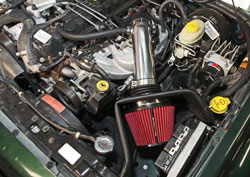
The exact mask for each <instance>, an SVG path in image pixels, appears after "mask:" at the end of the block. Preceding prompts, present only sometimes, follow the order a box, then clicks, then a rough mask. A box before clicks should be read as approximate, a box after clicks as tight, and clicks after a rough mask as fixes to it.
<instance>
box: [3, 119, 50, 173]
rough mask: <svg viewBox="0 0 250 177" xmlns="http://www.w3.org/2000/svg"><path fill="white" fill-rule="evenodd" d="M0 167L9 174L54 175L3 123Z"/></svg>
mask: <svg viewBox="0 0 250 177" xmlns="http://www.w3.org/2000/svg"><path fill="white" fill-rule="evenodd" d="M0 169H1V171H3V172H4V174H6V175H8V176H19V177H30V176H36V177H40V176H41V177H54V175H53V174H52V173H51V172H50V171H49V170H48V169H47V168H46V167H45V166H44V165H43V164H41V162H40V161H39V160H38V159H37V158H36V157H35V156H34V155H33V154H31V153H30V152H29V151H28V150H27V149H26V148H25V147H24V146H23V145H22V144H21V143H20V142H19V141H18V140H17V139H16V138H15V136H14V135H12V134H11V133H10V132H9V131H8V130H7V129H6V128H5V127H4V126H3V125H2V124H1V123H0Z"/></svg>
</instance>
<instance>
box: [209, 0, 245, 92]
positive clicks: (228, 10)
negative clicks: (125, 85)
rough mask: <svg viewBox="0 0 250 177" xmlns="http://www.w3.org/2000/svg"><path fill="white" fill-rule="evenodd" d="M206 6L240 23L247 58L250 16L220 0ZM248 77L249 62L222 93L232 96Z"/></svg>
mask: <svg viewBox="0 0 250 177" xmlns="http://www.w3.org/2000/svg"><path fill="white" fill-rule="evenodd" d="M207 6H208V7H210V8H213V9H215V10H217V11H218V12H220V13H222V14H223V15H225V16H227V17H229V18H231V19H233V20H235V21H236V22H237V23H238V24H239V25H240V27H241V29H242V31H243V32H244V33H245V38H246V44H247V51H248V54H247V56H248V58H250V17H249V16H248V15H247V14H246V13H245V12H244V11H242V10H241V9H235V8H234V7H233V6H232V5H230V4H227V3H225V2H222V1H216V2H211V3H207ZM249 77H250V64H248V65H247V68H246V69H245V71H244V72H243V73H242V77H240V78H239V80H238V81H237V82H236V83H235V84H234V85H233V86H231V87H229V88H227V89H226V90H225V91H223V92H222V95H223V96H225V97H229V96H232V95H233V94H234V93H235V92H236V91H237V90H239V89H240V88H241V87H242V86H243V85H244V84H245V83H246V82H247V81H248V80H249Z"/></svg>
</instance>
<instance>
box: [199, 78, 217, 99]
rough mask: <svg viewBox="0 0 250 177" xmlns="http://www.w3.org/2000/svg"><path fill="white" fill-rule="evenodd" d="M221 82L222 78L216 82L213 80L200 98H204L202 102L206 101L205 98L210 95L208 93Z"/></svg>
mask: <svg viewBox="0 0 250 177" xmlns="http://www.w3.org/2000/svg"><path fill="white" fill-rule="evenodd" d="M221 82H222V78H219V79H217V80H215V81H214V82H212V83H211V84H210V85H209V86H208V87H207V89H206V91H205V92H204V94H203V96H202V98H204V100H206V99H207V97H208V96H209V95H210V93H211V92H212V91H213V90H214V89H215V88H217V87H219V86H220V84H221Z"/></svg>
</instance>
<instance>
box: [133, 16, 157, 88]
mask: <svg viewBox="0 0 250 177" xmlns="http://www.w3.org/2000/svg"><path fill="white" fill-rule="evenodd" d="M133 23H134V27H133V29H132V34H133V46H134V58H135V81H136V82H137V83H136V86H142V85H151V84H157V82H156V79H155V78H156V76H155V64H154V59H153V54H152V47H151V38H150V35H149V25H148V21H147V19H145V18H138V19H136V20H134V22H133Z"/></svg>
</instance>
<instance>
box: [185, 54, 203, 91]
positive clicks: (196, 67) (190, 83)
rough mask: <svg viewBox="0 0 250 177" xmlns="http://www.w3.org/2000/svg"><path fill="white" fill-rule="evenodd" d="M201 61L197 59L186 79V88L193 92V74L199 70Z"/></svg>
mask: <svg viewBox="0 0 250 177" xmlns="http://www.w3.org/2000/svg"><path fill="white" fill-rule="evenodd" d="M202 62H203V60H202V59H201V58H199V59H198V61H197V62H196V63H195V65H194V67H193V69H192V70H191V71H190V72H189V74H188V77H187V86H188V88H190V89H192V90H194V89H195V87H194V78H195V74H196V73H197V71H198V70H199V68H201V65H202Z"/></svg>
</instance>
